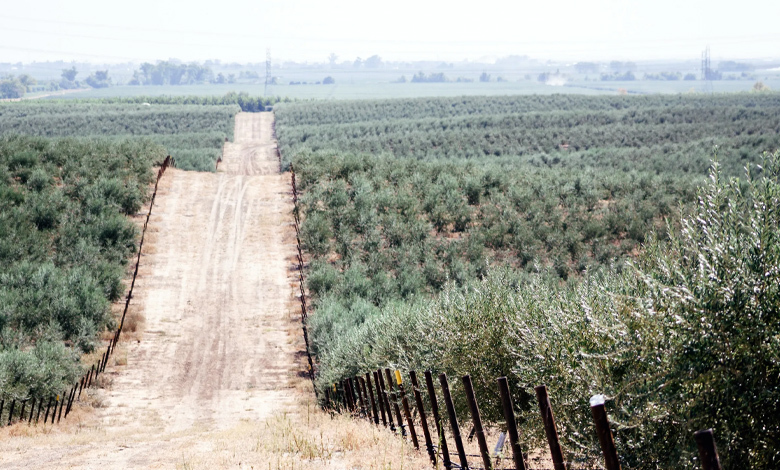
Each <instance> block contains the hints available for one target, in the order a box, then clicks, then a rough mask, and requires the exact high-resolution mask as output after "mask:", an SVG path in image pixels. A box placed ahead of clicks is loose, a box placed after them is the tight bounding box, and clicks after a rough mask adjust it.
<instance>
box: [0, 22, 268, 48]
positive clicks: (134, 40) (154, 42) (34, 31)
mask: <svg viewBox="0 0 780 470" xmlns="http://www.w3.org/2000/svg"><path fill="white" fill-rule="evenodd" d="M3 30H5V31H17V32H23V33H33V34H45V35H53V36H60V37H62V36H64V37H71V38H82V39H99V40H101V41H120V42H129V43H143V44H151V45H169V46H186V47H213V48H217V47H230V48H231V49H246V50H253V51H255V50H257V48H255V47H248V46H240V45H238V46H234V45H230V46H220V45H217V44H193V43H183V42H171V41H153V40H144V39H137V38H118V37H109V36H93V35H90V34H72V33H57V32H53V31H36V30H31V29H22V28H8V27H3Z"/></svg>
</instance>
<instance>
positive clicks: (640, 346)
mask: <svg viewBox="0 0 780 470" xmlns="http://www.w3.org/2000/svg"><path fill="white" fill-rule="evenodd" d="M277 132H278V136H279V140H280V145H281V150H282V154H283V157H284V159H285V162H286V163H292V165H293V167H294V169H295V171H296V174H297V177H298V181H299V189H300V190H301V191H302V197H301V199H300V201H299V207H300V210H301V217H302V225H301V240H302V242H303V244H304V245H305V250H306V252H307V254H308V256H309V264H308V278H307V279H308V280H307V287H308V289H309V291H310V292H311V293H312V294H313V296H314V299H315V311H316V314H314V315H312V316H311V317H310V321H309V328H310V329H311V332H312V337H313V349H314V352H315V353H316V355H317V358H318V362H319V384H320V386H321V387H327V386H329V384H331V383H333V382H336V381H338V380H340V379H342V378H345V377H350V376H354V375H356V374H360V373H365V372H366V371H368V370H371V369H376V368H377V367H388V366H389V367H398V368H404V369H416V370H423V369H428V368H430V369H433V370H437V371H441V372H447V373H448V374H452V375H455V376H457V375H463V374H467V373H470V374H471V375H472V378H473V381H474V385H475V388H476V389H477V391H478V392H479V393H480V394H481V395H485V396H489V395H490V393H488V392H489V390H490V389H491V387H493V385H492V383H493V380H494V379H495V377H498V376H500V375H507V376H509V378H510V382H511V383H512V387H514V389H515V390H516V391H517V394H518V396H517V398H516V401H517V403H518V407H519V409H520V410H519V411H518V412H519V419H520V420H521V421H528V420H532V419H534V414H533V413H534V404H533V403H532V401H531V397H532V396H533V391H532V387H533V386H535V385H538V384H540V383H547V384H548V385H549V386H550V388H551V392H550V393H551V396H552V399H553V401H554V402H555V403H556V404H557V405H556V406H557V409H558V410H559V411H558V414H557V416H556V418H557V419H559V421H560V423H561V426H562V427H563V428H565V429H567V432H566V433H565V436H563V437H562V438H563V439H564V440H565V447H566V449H567V451H568V452H569V456H568V458H571V459H573V460H575V461H579V462H589V461H591V460H592V459H593V458H594V457H595V456H596V455H598V443H597V442H596V441H595V435H592V433H590V432H589V431H588V429H589V428H588V426H589V425H590V424H589V423H590V416H589V411H588V410H587V407H586V406H583V403H585V402H586V400H587V397H588V396H590V395H593V394H595V393H605V394H606V395H607V396H609V397H611V400H612V402H613V403H614V405H613V406H614V409H615V412H614V413H615V415H614V416H615V417H614V419H615V421H616V422H617V423H618V424H617V428H616V434H615V436H616V442H617V445H618V450H619V454H620V455H621V458H622V459H623V462H622V463H623V465H624V468H646V467H648V466H654V467H660V468H688V467H690V468H693V467H695V466H696V463H695V462H694V460H693V459H692V457H693V456H694V455H695V448H694V447H693V442H692V439H690V436H691V434H692V432H693V431H694V430H696V429H702V428H705V427H716V428H717V429H718V433H719V434H718V435H719V436H720V438H719V446H720V447H721V448H722V449H724V450H723V453H722V455H723V456H725V457H723V458H724V459H725V460H726V461H727V462H728V464H730V465H734V466H736V467H748V466H749V467H752V468H772V467H773V465H775V464H776V461H775V459H776V455H777V454H776V448H775V446H773V445H768V447H762V444H761V442H765V441H764V439H765V438H763V437H761V435H760V431H759V430H761V429H765V430H766V429H774V430H777V429H778V422H777V418H776V417H773V416H772V415H771V413H768V412H767V411H766V410H769V409H775V407H776V406H777V405H778V400H780V396H779V395H778V394H777V393H776V390H777V382H776V374H777V369H776V366H775V365H773V362H772V359H771V358H772V357H775V356H776V354H777V351H778V349H777V347H776V345H775V346H771V345H772V344H774V343H773V341H774V340H773V339H772V338H775V337H776V335H777V329H776V327H777V324H778V319H777V318H776V312H777V302H778V295H777V291H776V285H777V280H774V281H770V282H766V281H764V280H762V279H763V277H762V276H769V277H771V278H772V279H776V276H777V273H778V272H780V271H779V270H778V263H780V260H778V258H777V251H776V248H777V238H776V233H775V232H776V227H777V224H778V220H777V210H776V208H777V207H780V200H778V197H779V196H778V192H777V191H778V189H777V188H778V171H780V162H779V161H778V158H780V155H778V154H774V155H772V154H771V152H773V151H775V150H776V149H777V148H778V147H780V140H779V137H778V135H779V134H780V100H779V99H778V95H774V94H772V95H762V96H758V95H753V94H742V95H721V96H717V97H708V96H681V95H678V96H648V97H585V96H567V95H554V96H549V97H545V96H532V97H489V98H488V97H481V98H479V97H473V98H465V97H459V98H436V99H433V98H431V99H409V100H386V101H360V102H312V103H290V104H285V105H280V106H279V107H278V109H277ZM765 152H770V153H769V154H766V153H765ZM713 159H714V160H715V161H716V162H717V163H715V164H714V165H713V164H712V161H713ZM745 167H748V168H750V170H749V171H748V172H747V173H746V170H745ZM731 178H740V179H739V180H734V181H733V182H732V180H731ZM759 253H760V254H759ZM747 312H750V313H747ZM756 338H760V341H755V339H756ZM759 343H760V344H763V345H765V346H760V345H758V344H759ZM735 351H738V352H735ZM729 370H740V371H742V374H743V378H742V379H741V380H734V379H733V377H732V376H731V375H730V373H729V372H728V371H729ZM773 377H774V378H773ZM455 392H456V395H457V397H456V401H458V402H459V403H458V406H460V407H461V409H463V408H465V401H464V400H465V399H464V397H463V395H462V390H456V391H455ZM752 394H759V395H760V397H761V398H760V399H759V402H760V403H761V405H758V402H756V403H749V402H747V401H746V400H744V399H741V398H740V397H742V396H745V395H752ZM480 407H481V408H482V411H483V412H484V414H485V415H486V416H487V417H488V419H489V420H497V419H498V417H499V416H500V413H501V412H500V404H498V403H497V402H487V403H481V404H480ZM742 416H747V417H748V418H744V419H743V418H742ZM753 423H760V424H758V425H754V424H753ZM540 432H541V430H537V432H536V433H529V435H527V436H524V437H523V439H524V442H522V444H523V447H524V448H530V449H534V448H539V447H540V446H542V445H543V444H542V443H543V438H544V436H543V434H540ZM770 434H771V437H767V438H766V439H769V441H773V440H774V439H776V438H777V434H776V433H775V431H772V432H770Z"/></svg>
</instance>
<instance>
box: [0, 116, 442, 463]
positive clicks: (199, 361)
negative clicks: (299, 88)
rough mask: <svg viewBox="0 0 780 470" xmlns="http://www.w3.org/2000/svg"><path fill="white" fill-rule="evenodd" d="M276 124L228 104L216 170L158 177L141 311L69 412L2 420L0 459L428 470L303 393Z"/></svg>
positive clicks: (402, 447)
mask: <svg viewBox="0 0 780 470" xmlns="http://www.w3.org/2000/svg"><path fill="white" fill-rule="evenodd" d="M272 119H273V116H272V115H271V114H269V113H260V114H243V113H242V114H239V115H238V116H237V117H236V129H235V142H234V143H227V144H225V155H224V159H223V162H222V163H221V164H220V166H219V172H218V173H216V174H214V173H196V172H184V171H179V170H176V169H169V170H168V171H167V172H166V173H165V176H164V177H163V178H162V180H161V181H160V186H159V189H158V193H157V199H156V201H155V206H154V210H153V211H152V217H151V219H150V225H149V229H148V232H147V235H146V241H145V243H144V252H143V256H142V258H141V267H140V270H139V278H138V280H137V282H136V288H135V292H136V294H135V295H136V296H135V298H134V299H133V301H132V304H131V314H132V317H133V318H135V317H136V316H138V317H143V316H144V315H145V322H140V323H139V324H138V327H137V331H135V332H132V331H131V330H130V329H126V330H125V332H123V341H122V342H120V345H119V347H118V348H117V350H116V352H115V354H114V355H113V356H112V359H111V361H110V362H109V366H108V368H107V369H106V373H105V374H103V375H102V376H101V380H102V381H105V382H106V383H105V384H104V386H105V388H99V389H90V390H89V391H85V393H84V395H83V396H82V402H80V404H77V405H76V406H75V407H74V410H73V411H72V412H71V414H70V415H69V416H68V418H67V419H66V420H63V421H62V422H61V423H59V424H56V425H53V426H52V425H51V424H46V425H42V424H38V425H32V426H28V425H27V424H26V423H17V424H15V425H13V426H10V427H2V428H0V469H5V468H14V469H16V468H30V469H62V468H79V469H99V470H108V469H128V468H133V469H136V468H138V469H147V468H165V469H168V468H171V469H187V470H190V469H209V470H211V469H221V468H238V469H250V468H254V469H269V470H282V469H322V468H327V469H338V470H341V469H357V468H366V469H380V468H381V469H397V468H404V469H410V468H411V469H417V468H429V465H430V464H429V463H428V462H427V457H425V455H424V452H423V453H421V452H415V451H413V450H412V449H411V448H410V444H409V443H408V442H405V441H403V440H401V439H400V438H398V437H396V436H393V435H392V434H391V433H390V432H389V431H387V430H385V429H384V428H381V429H380V428H378V427H376V426H374V425H373V424H369V423H368V422H367V421H365V420H352V419H350V418H349V417H347V416H339V415H336V416H331V415H329V414H327V413H325V412H322V411H319V410H318V408H317V407H316V404H315V403H314V397H313V393H312V389H311V382H309V381H308V379H307V378H305V374H304V371H305V367H306V366H305V359H304V358H305V356H304V355H302V352H303V351H302V349H303V344H302V343H303V340H302V336H301V330H300V320H299V317H298V315H299V310H298V304H297V303H296V302H297V300H296V298H295V293H296V292H297V290H298V285H297V283H296V281H295V278H296V275H297V273H296V272H294V271H291V268H292V266H293V260H294V256H295V245H294V240H295V232H294V230H293V227H292V208H293V207H292V200H291V195H290V180H289V174H285V175H280V174H278V161H277V159H276V153H275V148H276V143H275V142H274V141H273V140H272V138H271V129H272ZM139 219H140V217H139ZM128 318H131V316H130V314H128Z"/></svg>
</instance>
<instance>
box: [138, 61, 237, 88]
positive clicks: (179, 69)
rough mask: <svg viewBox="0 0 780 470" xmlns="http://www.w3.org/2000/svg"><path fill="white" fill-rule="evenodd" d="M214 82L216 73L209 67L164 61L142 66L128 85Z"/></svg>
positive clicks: (146, 63) (147, 63)
mask: <svg viewBox="0 0 780 470" xmlns="http://www.w3.org/2000/svg"><path fill="white" fill-rule="evenodd" d="M220 75H221V74H220ZM217 77H218V76H217ZM223 77H224V76H223ZM213 80H215V76H214V72H213V71H212V70H211V68H210V67H208V66H204V65H199V64H196V63H192V64H175V63H172V62H168V61H162V62H159V63H157V64H151V63H149V62H145V63H143V64H141V67H140V68H139V69H138V70H136V71H135V72H133V78H132V80H130V82H129V83H128V85H195V84H199V83H207V82H211V81H213ZM225 80H226V79H225Z"/></svg>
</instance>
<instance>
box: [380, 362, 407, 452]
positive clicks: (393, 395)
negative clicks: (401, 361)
mask: <svg viewBox="0 0 780 470" xmlns="http://www.w3.org/2000/svg"><path fill="white" fill-rule="evenodd" d="M385 378H386V379H387V392H388V397H389V398H392V400H393V409H394V410H395V419H396V421H397V422H398V427H399V428H401V435H402V436H404V437H406V426H405V425H404V420H403V419H402V418H401V409H400V408H399V407H398V397H397V396H396V393H395V390H394V388H393V378H392V377H391V376H390V369H385Z"/></svg>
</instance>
